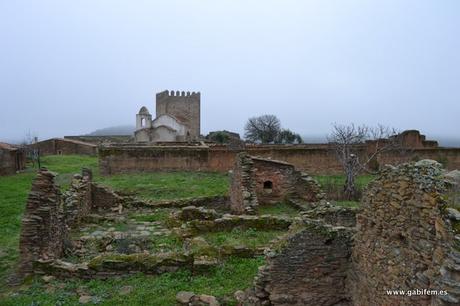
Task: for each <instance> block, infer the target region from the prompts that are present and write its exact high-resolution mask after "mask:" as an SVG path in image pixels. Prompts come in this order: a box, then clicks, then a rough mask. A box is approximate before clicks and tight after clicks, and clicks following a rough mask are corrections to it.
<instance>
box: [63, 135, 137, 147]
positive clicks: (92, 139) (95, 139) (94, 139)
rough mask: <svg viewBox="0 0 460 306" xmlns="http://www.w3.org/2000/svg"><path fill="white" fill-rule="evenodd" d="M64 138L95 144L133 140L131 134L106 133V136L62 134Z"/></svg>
mask: <svg viewBox="0 0 460 306" xmlns="http://www.w3.org/2000/svg"><path fill="white" fill-rule="evenodd" d="M64 139H70V140H77V141H81V142H87V143H92V144H95V145H100V144H103V143H127V142H132V141H133V136H132V135H107V136H90V135H80V136H64Z"/></svg>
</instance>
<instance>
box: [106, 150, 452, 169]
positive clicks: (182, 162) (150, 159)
mask: <svg viewBox="0 0 460 306" xmlns="http://www.w3.org/2000/svg"><path fill="white" fill-rule="evenodd" d="M245 151H246V152H247V153H248V154H249V155H251V156H258V157H262V158H270V159H273V160H281V161H284V162H287V163H290V164H292V165H294V166H295V168H296V169H297V170H299V171H306V172H308V173H309V174H310V175H331V174H342V173H343V169H342V167H341V165H340V164H339V163H338V162H337V159H336V156H335V155H334V152H333V150H332V149H331V148H330V147H329V146H328V145H305V144H302V145H252V146H251V145H249V146H246V149H245ZM239 152H241V150H232V149H229V148H228V147H226V146H209V147H208V146H185V145H182V146H129V145H123V146H122V145H119V146H116V145H113V146H106V147H102V148H100V149H99V153H100V154H99V159H100V160H99V161H100V162H99V165H100V170H101V173H102V174H103V175H110V174H116V173H128V172H142V171H145V172H149V171H150V172H154V171H163V170H164V171H167V170H184V171H218V172H226V171H229V170H231V169H232V168H233V166H234V163H235V159H236V155H237V154H238V153H239ZM365 152H366V147H363V148H362V150H361V153H360V154H365ZM427 158H428V159H434V160H438V161H442V162H443V163H445V166H446V168H447V169H451V170H453V169H457V168H460V148H451V149H449V148H423V149H414V150H409V151H407V152H406V153H404V154H401V152H400V151H398V152H389V153H386V154H384V155H382V156H381V157H379V158H378V164H379V165H380V166H383V165H385V164H387V163H390V164H395V163H401V162H405V161H410V160H412V159H427Z"/></svg>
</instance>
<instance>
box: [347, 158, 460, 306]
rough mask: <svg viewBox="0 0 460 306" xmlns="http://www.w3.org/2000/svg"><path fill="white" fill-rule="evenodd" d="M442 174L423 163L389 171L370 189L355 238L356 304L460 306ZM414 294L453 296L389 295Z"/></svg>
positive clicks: (353, 281)
mask: <svg viewBox="0 0 460 306" xmlns="http://www.w3.org/2000/svg"><path fill="white" fill-rule="evenodd" d="M441 175H442V168H441V165H440V164H439V163H437V162H435V161H428V160H423V161H420V162H417V163H415V164H414V163H412V164H404V165H401V166H399V167H397V168H394V167H388V168H387V169H386V170H385V171H383V172H382V173H381V175H380V177H379V178H378V179H377V180H376V181H374V182H373V183H372V184H371V185H370V186H369V189H368V190H367V192H366V193H365V195H364V198H363V200H362V213H361V214H358V216H357V234H356V236H355V239H354V248H353V255H352V259H353V265H352V269H351V271H350V272H351V276H352V277H351V281H350V283H349V284H350V292H351V294H352V296H353V302H354V305H357V306H358V305H359V306H360V305H363V306H364V305H382V306H383V305H414V306H415V305H459V303H460V299H459V295H460V283H459V280H460V274H459V271H460V265H459V264H460V253H459V252H458V249H455V247H454V245H453V238H454V237H453V235H454V233H453V230H452V226H451V222H450V221H449V220H448V218H446V216H445V213H444V211H445V209H446V205H445V204H446V203H445V199H444V195H445V192H446V183H445V181H444V180H443V179H442V176H441ZM446 266H448V267H446ZM448 284H449V285H448ZM414 289H432V290H448V293H449V295H448V296H441V295H439V296H432V295H412V296H410V297H408V296H392V295H388V294H387V293H386V290H414ZM449 289H450V290H449Z"/></svg>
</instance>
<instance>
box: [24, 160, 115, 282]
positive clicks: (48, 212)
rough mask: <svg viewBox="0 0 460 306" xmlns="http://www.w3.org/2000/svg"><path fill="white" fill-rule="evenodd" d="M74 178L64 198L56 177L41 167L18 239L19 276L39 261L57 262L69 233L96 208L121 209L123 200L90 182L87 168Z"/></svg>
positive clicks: (90, 175)
mask: <svg viewBox="0 0 460 306" xmlns="http://www.w3.org/2000/svg"><path fill="white" fill-rule="evenodd" d="M82 173H83V174H82V175H80V174H76V175H74V177H73V179H72V182H71V185H70V188H69V190H67V191H66V192H65V193H64V194H63V195H61V192H60V189H59V187H58V186H57V184H56V183H55V176H56V174H55V173H53V172H51V171H48V170H47V169H46V168H41V169H40V170H39V171H38V173H37V176H36V178H35V179H34V181H33V183H32V189H31V191H30V193H29V198H28V200H27V204H26V208H25V212H24V216H23V218H22V226H21V236H20V240H19V254H20V255H19V256H20V264H19V274H20V276H27V275H29V274H31V273H33V272H34V266H33V265H34V263H35V262H37V261H38V260H45V261H54V260H57V259H59V258H61V257H62V256H63V255H64V252H65V251H66V247H67V246H68V245H67V244H68V243H69V240H68V233H69V231H70V229H71V228H72V227H76V226H78V225H79V224H80V223H81V222H82V220H83V219H84V218H85V217H87V216H88V215H89V214H90V213H91V211H92V210H93V209H100V208H104V209H107V208H110V207H112V206H118V205H119V204H120V203H121V202H122V200H123V199H122V198H121V197H120V196H118V195H116V194H115V193H114V192H112V191H110V190H108V189H106V188H103V187H100V186H97V185H95V184H93V183H92V182H91V178H92V174H91V172H90V171H89V170H88V169H84V170H83V172H82Z"/></svg>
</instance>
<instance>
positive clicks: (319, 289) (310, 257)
mask: <svg viewBox="0 0 460 306" xmlns="http://www.w3.org/2000/svg"><path fill="white" fill-rule="evenodd" d="M301 222H302V224H296V225H294V226H293V227H294V230H291V231H292V232H291V233H290V234H289V236H288V237H287V238H285V240H283V241H282V242H279V243H280V244H281V246H280V249H279V250H276V247H275V248H274V249H275V250H272V251H271V253H270V254H269V255H268V256H267V264H266V265H265V266H264V267H263V268H261V269H259V274H258V276H257V277H256V279H255V281H254V285H255V287H254V288H255V289H254V291H253V294H252V296H251V297H249V300H248V302H249V304H248V305H299V306H300V305H302V306H305V305H312V306H313V305H314V306H322V305H325V306H326V305H341V306H347V305H352V304H351V303H350V296H349V294H348V292H347V291H346V278H347V273H348V269H349V263H350V261H349V259H350V254H351V236H352V231H351V230H350V229H347V228H344V227H333V226H329V225H325V224H323V223H321V222H318V221H314V220H309V219H305V220H303V221H301ZM369 305H371V304H369Z"/></svg>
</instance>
